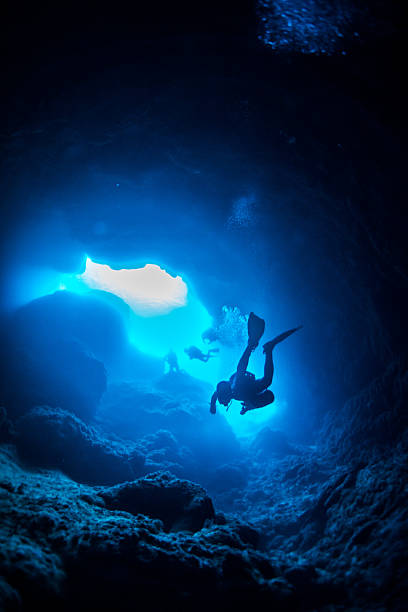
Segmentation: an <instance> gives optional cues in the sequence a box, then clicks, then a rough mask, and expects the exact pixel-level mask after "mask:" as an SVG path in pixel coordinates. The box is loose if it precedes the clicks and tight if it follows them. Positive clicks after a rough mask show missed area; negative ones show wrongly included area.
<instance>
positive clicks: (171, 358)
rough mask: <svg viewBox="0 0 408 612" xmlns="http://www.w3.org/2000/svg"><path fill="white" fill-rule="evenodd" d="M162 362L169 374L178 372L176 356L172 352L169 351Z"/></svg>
mask: <svg viewBox="0 0 408 612" xmlns="http://www.w3.org/2000/svg"><path fill="white" fill-rule="evenodd" d="M164 362H165V363H166V362H167V364H168V366H169V372H168V373H169V374H170V372H180V368H179V364H178V360H177V355H176V353H175V352H174V351H169V352H168V353H167V355H166V356H165V358H164Z"/></svg>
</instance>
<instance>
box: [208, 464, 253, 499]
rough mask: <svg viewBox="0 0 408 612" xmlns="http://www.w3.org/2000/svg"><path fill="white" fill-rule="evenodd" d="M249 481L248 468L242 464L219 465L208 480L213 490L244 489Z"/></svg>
mask: <svg viewBox="0 0 408 612" xmlns="http://www.w3.org/2000/svg"><path fill="white" fill-rule="evenodd" d="M247 482H248V468H247V467H246V466H244V465H242V464H241V465H240V464H230V463H227V464H224V465H220V466H219V467H217V468H216V469H215V471H214V473H213V476H212V477H211V478H210V479H209V481H208V486H209V488H210V489H211V490H212V491H218V492H220V491H225V490H226V489H243V488H244V487H245V485H246V484H247Z"/></svg>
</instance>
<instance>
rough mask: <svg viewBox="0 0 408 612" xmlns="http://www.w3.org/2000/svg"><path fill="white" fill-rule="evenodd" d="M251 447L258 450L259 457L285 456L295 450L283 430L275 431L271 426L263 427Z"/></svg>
mask: <svg viewBox="0 0 408 612" xmlns="http://www.w3.org/2000/svg"><path fill="white" fill-rule="evenodd" d="M251 449H252V450H253V451H255V452H256V454H257V457H258V458H262V457H264V458H265V457H266V458H268V457H270V456H274V455H280V456H283V455H288V454H290V453H291V452H294V449H292V447H291V445H290V444H289V442H288V440H287V437H286V435H285V434H284V433H283V431H274V430H272V429H271V428H270V427H264V428H263V429H261V431H260V432H259V433H258V434H257V435H256V438H255V440H254V441H253V442H252V444H251Z"/></svg>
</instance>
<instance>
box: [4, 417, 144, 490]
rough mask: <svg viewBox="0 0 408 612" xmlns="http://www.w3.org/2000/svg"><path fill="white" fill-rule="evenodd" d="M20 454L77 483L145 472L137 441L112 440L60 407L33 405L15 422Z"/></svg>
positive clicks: (116, 479) (109, 480) (101, 481)
mask: <svg viewBox="0 0 408 612" xmlns="http://www.w3.org/2000/svg"><path fill="white" fill-rule="evenodd" d="M16 444H17V448H18V450H19V453H20V456H21V457H22V458H23V459H24V460H25V461H26V462H27V463H28V464H30V465H34V466H41V467H45V468H54V469H59V470H61V471H63V472H64V473H65V474H67V475H68V476H70V477H71V478H74V479H75V480H77V481H78V482H86V483H89V484H113V483H117V482H123V481H125V480H129V479H133V478H135V477H137V476H140V475H141V474H143V473H144V469H143V467H144V462H145V458H144V455H143V454H142V453H141V452H140V451H139V450H138V449H137V448H136V445H135V444H130V445H126V444H125V443H124V442H119V441H117V442H115V441H114V440H109V439H107V438H106V437H104V436H103V435H101V433H100V432H98V430H97V429H95V427H91V426H89V425H86V424H85V423H84V422H83V421H81V420H80V419H78V417H76V416H75V415H73V414H72V413H70V412H68V411H66V410H62V409H60V408H50V407H48V406H40V407H37V408H33V409H32V410H31V411H30V412H28V413H27V414H25V415H24V416H22V417H21V418H20V419H19V420H18V421H17V423H16Z"/></svg>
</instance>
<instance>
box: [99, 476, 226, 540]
mask: <svg viewBox="0 0 408 612" xmlns="http://www.w3.org/2000/svg"><path fill="white" fill-rule="evenodd" d="M99 494H100V496H101V497H102V498H103V499H104V500H105V503H106V506H107V507H108V508H110V509H112V510H125V511H126V512H130V513H132V514H136V515H137V514H146V515H147V516H151V517H154V518H158V519H160V520H161V521H162V522H163V525H164V527H165V529H166V530H172V531H178V530H187V531H193V532H195V531H199V530H200V529H201V528H202V527H203V526H204V524H205V522H206V521H207V520H212V519H214V516H215V515H214V508H213V505H212V502H211V499H210V498H209V497H208V495H207V492H206V491H205V489H203V488H202V487H200V486H199V485H197V484H194V483H192V482H189V481H188V480H179V479H178V478H176V477H175V476H173V475H172V474H170V473H168V472H159V473H154V474H149V476H146V477H145V478H140V479H139V480H135V481H133V482H127V483H124V484H119V485H116V486H114V487H111V488H109V489H108V488H105V489H102V490H100V493H99Z"/></svg>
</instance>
